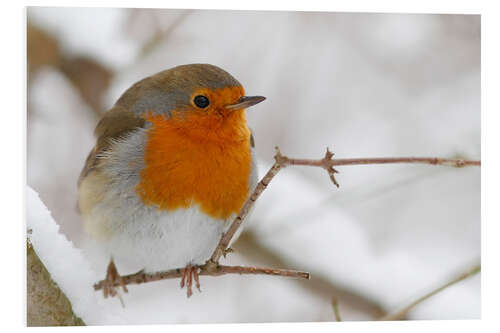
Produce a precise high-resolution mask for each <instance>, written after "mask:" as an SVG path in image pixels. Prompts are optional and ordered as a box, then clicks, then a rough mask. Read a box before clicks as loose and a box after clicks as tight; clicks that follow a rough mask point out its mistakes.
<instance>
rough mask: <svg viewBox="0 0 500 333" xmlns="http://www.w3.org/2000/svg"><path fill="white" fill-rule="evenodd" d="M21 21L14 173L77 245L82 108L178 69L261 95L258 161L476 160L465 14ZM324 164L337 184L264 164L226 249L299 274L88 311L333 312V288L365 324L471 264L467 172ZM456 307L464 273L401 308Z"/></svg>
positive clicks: (454, 315) (87, 15) (97, 107)
mask: <svg viewBox="0 0 500 333" xmlns="http://www.w3.org/2000/svg"><path fill="white" fill-rule="evenodd" d="M28 24H29V26H28V73H29V77H28V80H29V81H28V131H27V133H28V141H27V143H28V157H27V159H28V166H27V169H28V170H27V171H28V184H29V185H30V186H32V187H33V188H34V189H35V190H36V191H38V192H39V193H40V197H41V199H42V200H43V201H44V203H45V204H46V205H47V206H48V207H49V209H50V210H51V211H52V215H53V216H54V218H55V220H56V221H57V222H58V223H59V224H60V225H61V229H62V231H63V232H64V233H65V234H66V235H67V237H68V238H69V239H70V240H72V241H73V242H74V243H75V244H76V245H77V246H80V245H82V243H83V229H82V226H81V221H80V218H79V216H78V214H77V211H76V180H77V178H78V174H79V172H80V170H81V168H82V166H83V163H84V160H85V158H86V156H87V153H88V151H89V150H90V149H91V147H92V146H93V143H94V138H93V136H92V132H93V129H94V127H95V124H96V122H97V120H98V119H99V115H100V114H102V112H104V111H105V110H106V109H108V108H109V107H111V106H112V105H113V103H114V102H115V101H116V99H117V98H118V97H119V96H120V94H121V93H123V91H124V90H125V89H126V88H128V87H129V86H130V85H131V84H133V83H134V82H136V81H137V80H139V79H141V78H143V77H145V76H148V75H151V74H154V73H156V72H158V71H161V70H163V69H167V68H170V67H173V66H176V65H180V64H186V63H194V62H202V63H211V64H214V65H218V66H220V67H222V68H224V69H226V70H227V71H228V72H230V73H231V74H233V75H234V76H235V77H236V78H237V79H238V80H239V81H240V82H241V83H242V84H243V85H244V86H245V89H246V91H247V93H248V94H250V95H264V96H266V97H267V100H266V101H265V102H264V103H262V104H260V105H259V106H256V107H254V108H252V109H249V111H248V113H247V115H248V120H249V123H250V126H251V127H252V129H253V131H254V134H255V138H256V145H257V153H258V158H259V163H260V165H261V171H262V172H265V170H266V168H267V167H269V166H270V165H271V163H272V162H273V160H272V156H273V154H274V146H276V145H277V146H279V147H280V148H281V151H282V152H283V153H284V154H286V155H289V156H293V157H303V158H319V157H321V156H322V155H323V154H324V150H325V148H326V146H329V147H330V148H331V149H332V150H333V151H334V152H335V153H336V156H337V157H339V158H347V157H378V156H439V157H448V158H453V157H460V158H467V159H480V157H481V156H480V151H481V147H480V130H481V129H480V115H481V113H480V109H481V101H480V88H481V87H480V34H481V28H480V16H478V15H423V14H411V15H407V14H352V13H351V14H343V13H311V12H256V11H207V10H203V11H198V10H166V9H161V10H153V9H151V10H147V9H134V10H132V9H102V8H100V9H91V8H42V7H37V8H35V7H32V8H29V9H28ZM339 170H340V172H341V173H340V174H339V175H338V176H337V179H338V181H339V182H340V185H341V186H340V189H337V188H335V187H334V186H333V185H332V184H331V182H330V181H329V179H328V177H327V175H326V174H325V173H324V172H323V171H322V170H318V169H311V168H289V169H287V170H285V171H283V172H282V173H280V174H279V175H278V176H277V177H276V178H275V180H273V183H272V184H271V185H270V187H269V188H268V190H267V191H266V192H265V193H264V194H263V195H262V198H261V199H260V200H259V201H258V203H257V205H256V209H255V213H254V214H253V216H252V220H251V221H249V222H250V223H249V227H248V228H247V229H246V232H245V233H244V234H243V235H242V236H241V238H240V239H239V240H238V242H237V243H236V244H235V246H234V247H235V249H236V250H237V253H235V254H233V255H231V256H230V259H229V260H228V261H227V262H229V263H238V264H247V265H267V266H272V267H281V268H291V269H299V270H307V271H310V272H311V274H312V279H311V280H310V281H298V280H289V279H285V278H276V277H264V276H253V277H239V276H227V277H221V278H216V279H214V278H208V277H207V278H203V277H202V281H201V282H202V288H203V292H202V293H201V294H198V293H195V295H194V296H193V297H191V298H190V299H189V300H187V299H186V297H185V293H184V291H181V290H179V288H178V281H163V282H157V283H151V284H147V285H142V286H135V287H134V286H132V287H130V293H129V294H127V295H125V296H124V301H125V303H126V308H125V309H121V307H120V304H119V302H118V301H117V300H116V299H115V300H108V301H106V303H107V304H106V306H108V307H109V308H110V311H111V308H113V309H112V310H113V311H117V312H118V313H121V314H123V323H138V324H141V323H142V324H145V323H177V322H197V323H205V322H274V321H333V320H335V317H334V315H333V309H332V305H331V300H332V297H338V299H339V300H338V302H339V309H340V314H341V316H342V319H343V320H373V319H376V318H378V317H380V316H381V315H383V314H384V313H387V312H392V311H394V310H397V309H398V308H400V307H401V306H404V305H406V304H408V303H409V302H410V301H412V300H414V299H415V298H416V297H419V296H422V295H423V294H425V293H426V292H427V291H430V290H431V289H432V288H434V287H436V286H439V285H440V284H441V283H443V282H446V281H447V280H448V279H450V278H451V277H453V276H454V275H455V274H456V273H457V272H460V271H461V270H462V269H464V268H467V267H469V266H470V265H471V264H473V263H475V262H477V261H478V260H479V257H480V222H481V221H480V218H481V216H480V203H481V202H480V200H481V198H480V169H479V168H465V169H453V168H447V167H436V166H423V165H393V166H390V165H386V166H357V167H354V166H351V167H339ZM61 255H62V256H64V254H61ZM117 265H118V268H119V263H117ZM102 275H103V276H104V270H102ZM89 290H90V289H89ZM469 318H480V276H475V277H473V278H471V279H469V280H466V281H464V282H462V283H460V284H457V285H456V286H453V287H451V288H449V289H447V290H446V291H444V292H443V293H441V294H439V295H437V296H435V297H433V298H431V299H429V300H428V301H426V302H425V303H422V304H421V305H419V306H418V307H416V308H415V309H414V310H413V311H411V312H410V313H409V315H408V317H407V319H469ZM83 319H84V318H83ZM84 320H85V319H84Z"/></svg>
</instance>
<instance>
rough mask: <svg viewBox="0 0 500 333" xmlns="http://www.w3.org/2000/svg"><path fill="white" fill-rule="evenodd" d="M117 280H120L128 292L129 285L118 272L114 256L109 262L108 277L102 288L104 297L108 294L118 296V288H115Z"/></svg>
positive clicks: (120, 283)
mask: <svg viewBox="0 0 500 333" xmlns="http://www.w3.org/2000/svg"><path fill="white" fill-rule="evenodd" d="M116 282H118V284H119V285H120V286H121V287H122V288H123V291H124V292H126V293H128V289H127V286H126V285H125V282H124V281H123V279H122V277H121V276H120V274H118V270H117V269H116V266H115V262H114V261H113V258H111V260H110V261H109V264H108V269H107V270H106V278H105V279H104V285H103V288H102V291H103V294H104V298H107V297H108V295H110V296H111V297H114V296H116V294H117V290H116V288H115V283H116Z"/></svg>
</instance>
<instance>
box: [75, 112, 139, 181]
mask: <svg viewBox="0 0 500 333" xmlns="http://www.w3.org/2000/svg"><path fill="white" fill-rule="evenodd" d="M144 124H145V120H144V119H143V118H141V117H139V116H138V115H137V114H135V113H133V112H131V111H128V110H126V109H125V108H123V107H120V106H115V107H113V108H112V109H111V110H109V111H108V112H106V113H105V114H104V116H103V117H102V119H101V120H100V121H99V123H98V124H97V126H96V128H95V131H94V134H95V136H96V138H97V142H96V145H95V146H94V148H93V149H92V150H91V151H90V153H89V155H88V157H87V160H86V161H85V165H84V167H83V170H82V172H81V173H80V177H78V186H80V183H81V182H82V180H83V179H84V178H85V177H86V176H87V175H88V174H89V173H90V172H91V171H92V170H94V169H95V168H96V167H97V165H98V162H99V154H100V153H102V152H103V151H105V150H107V149H108V148H109V146H110V144H111V140H110V139H116V138H119V137H123V136H125V135H126V134H127V133H129V132H131V131H133V130H135V129H137V128H142V127H144Z"/></svg>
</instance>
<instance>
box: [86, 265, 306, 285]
mask: <svg viewBox="0 0 500 333" xmlns="http://www.w3.org/2000/svg"><path fill="white" fill-rule="evenodd" d="M196 268H198V269H200V271H199V273H198V275H205V276H219V275H226V274H240V275H242V274H245V275H249V274H253V275H276V276H286V277H294V278H301V279H309V277H310V275H309V273H307V272H299V271H293V270H286V269H273V268H261V267H245V266H223V265H220V266H217V267H216V268H215V270H210V271H209V270H207V269H206V267H205V266H198V267H196ZM180 277H182V269H172V270H169V271H164V272H156V273H151V274H148V273H145V272H143V271H140V272H138V273H135V274H130V275H124V276H122V277H121V280H122V282H123V284H125V285H129V284H141V283H146V282H153V281H160V280H167V279H175V278H180ZM104 284H105V281H104V280H102V281H99V282H98V283H96V284H94V289H95V290H100V289H102V288H103V287H104ZM119 285H121V284H120V282H118V281H117V280H115V281H114V286H115V287H117V286H119Z"/></svg>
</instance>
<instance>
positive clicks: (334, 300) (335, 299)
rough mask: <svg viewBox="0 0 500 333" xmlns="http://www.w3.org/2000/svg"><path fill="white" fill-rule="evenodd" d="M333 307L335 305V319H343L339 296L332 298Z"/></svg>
mask: <svg viewBox="0 0 500 333" xmlns="http://www.w3.org/2000/svg"><path fill="white" fill-rule="evenodd" d="M332 307H333V314H334V315H335V320H336V321H342V318H340V312H339V300H338V299H337V297H333V298H332Z"/></svg>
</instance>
